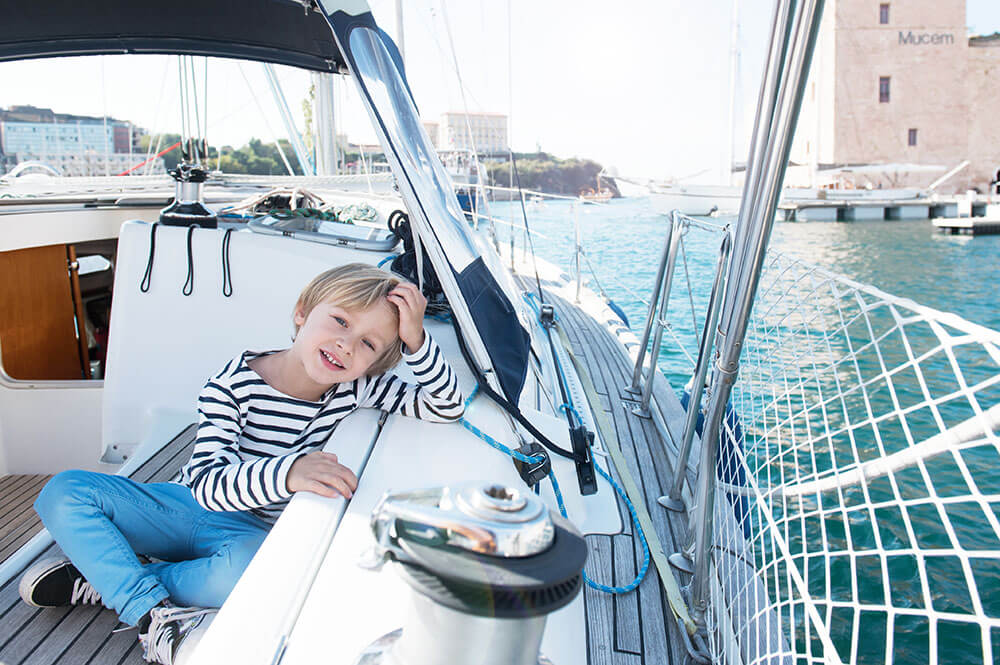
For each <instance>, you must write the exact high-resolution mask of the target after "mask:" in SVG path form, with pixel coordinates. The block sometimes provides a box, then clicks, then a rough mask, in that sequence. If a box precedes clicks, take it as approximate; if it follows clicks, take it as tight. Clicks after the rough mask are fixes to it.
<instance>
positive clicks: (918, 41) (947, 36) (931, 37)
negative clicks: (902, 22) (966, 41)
mask: <svg viewBox="0 0 1000 665" xmlns="http://www.w3.org/2000/svg"><path fill="white" fill-rule="evenodd" d="M899 43H900V45H904V46H937V45H942V44H954V43H955V35H953V34H951V33H950V32H922V33H914V32H913V31H912V30H910V31H908V32H903V31H902V30H900V31H899Z"/></svg>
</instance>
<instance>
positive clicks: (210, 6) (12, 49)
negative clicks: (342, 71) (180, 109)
mask: <svg viewBox="0 0 1000 665" xmlns="http://www.w3.org/2000/svg"><path fill="white" fill-rule="evenodd" d="M116 53H159V54H176V55H202V56H214V57H220V58H239V59H243V60H258V61H261V62H271V63H275V64H279V65H289V66H291V67H300V68H303V69H310V70H313V71H320V72H337V71H338V70H339V68H340V66H341V65H342V64H343V57H342V56H341V54H340V51H339V50H338V49H337V43H336V40H335V39H334V38H333V35H332V34H331V32H330V26H329V24H328V23H327V20H326V17H325V16H324V14H323V13H322V12H321V11H318V10H316V9H306V7H305V6H304V5H303V4H302V3H301V2H296V1H295V0H171V1H170V2H141V1H140V2H136V1H135V0H132V1H130V2H122V0H87V1H86V2H80V0H45V1H44V2H25V1H24V0H19V1H18V2H0V61H4V60H20V59H25V58H44V57H57V56H78V55H100V54H116Z"/></svg>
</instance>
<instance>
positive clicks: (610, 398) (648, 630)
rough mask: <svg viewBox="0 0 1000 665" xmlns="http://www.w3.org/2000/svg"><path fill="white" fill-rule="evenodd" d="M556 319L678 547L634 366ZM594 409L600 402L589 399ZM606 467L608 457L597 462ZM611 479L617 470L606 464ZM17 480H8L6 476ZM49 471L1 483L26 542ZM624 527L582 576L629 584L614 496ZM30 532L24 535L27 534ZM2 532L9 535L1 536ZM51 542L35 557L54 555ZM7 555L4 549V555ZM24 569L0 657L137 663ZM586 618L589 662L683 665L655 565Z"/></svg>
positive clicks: (569, 319) (172, 460) (605, 539)
mask: <svg viewBox="0 0 1000 665" xmlns="http://www.w3.org/2000/svg"><path fill="white" fill-rule="evenodd" d="M546 300H547V301H549V302H551V303H553V304H554V305H555V306H556V308H557V312H558V314H559V317H560V323H561V325H562V326H563V330H564V331H565V332H566V334H567V337H568V338H569V340H570V342H571V344H572V346H573V352H574V354H575V355H576V357H577V358H578V359H579V360H580V361H581V363H582V364H583V366H584V367H585V368H586V370H587V372H588V373H589V374H590V377H591V380H592V381H593V384H594V387H595V388H596V391H597V393H598V395H599V397H600V399H601V402H602V404H601V406H602V407H603V409H604V411H605V413H606V415H607V417H608V421H609V422H610V423H613V426H614V428H615V430H616V432H617V434H618V443H619V445H620V447H621V449H622V452H623V453H624V456H625V459H626V461H627V463H628V465H629V471H630V473H631V474H632V476H633V478H634V479H635V480H636V483H637V485H638V486H639V488H640V489H641V490H642V492H643V498H644V500H645V502H646V505H647V506H648V507H649V509H650V514H651V517H652V519H653V523H654V526H655V527H656V531H657V535H658V536H659V539H660V541H661V543H662V545H663V549H664V551H665V552H666V553H667V554H669V553H671V552H673V551H676V550H677V549H678V543H680V542H681V541H682V539H683V534H684V530H685V528H686V524H685V522H686V517H685V516H682V515H677V514H675V513H670V512H668V511H665V510H663V509H662V508H660V507H659V506H658V505H657V503H656V498H657V497H659V496H661V495H662V494H664V493H665V488H666V487H667V483H668V482H669V478H670V468H671V467H670V464H669V462H668V460H667V454H666V449H665V447H664V445H663V442H662V441H661V439H660V435H659V433H658V431H657V430H656V428H655V426H654V425H653V423H652V422H651V421H649V420H646V419H643V418H639V417H638V416H636V415H634V414H633V413H632V408H633V406H634V405H635V400H634V398H633V397H632V396H631V395H629V394H627V393H625V392H624V390H623V388H624V386H625V385H626V384H627V383H628V381H629V378H630V376H631V367H630V366H629V364H628V361H627V359H626V357H625V356H624V354H623V353H622V352H621V347H620V345H619V343H618V342H617V341H616V340H615V339H613V338H612V337H611V335H610V333H609V332H608V331H607V330H606V329H605V328H604V327H603V326H601V325H600V324H599V323H598V322H597V321H595V320H593V319H592V318H591V317H589V316H588V315H586V314H585V313H583V312H582V311H580V310H579V309H578V308H576V307H574V306H573V305H571V304H570V303H568V302H566V301H564V300H562V299H560V298H558V297H557V296H555V295H552V294H548V295H547V296H546ZM592 406H593V407H594V408H596V406H597V405H592ZM193 437H194V427H193V426H192V427H189V428H188V429H187V430H185V431H184V432H183V433H182V434H180V435H178V436H177V437H176V438H175V439H174V440H173V441H171V442H170V444H169V445H167V446H166V447H165V448H164V449H163V450H162V451H160V452H159V453H158V454H157V455H155V456H154V457H153V458H151V459H150V460H149V461H148V462H146V463H145V464H144V465H143V466H142V467H140V468H139V469H138V470H137V471H136V472H135V473H134V474H133V475H132V477H133V478H135V479H137V480H140V481H143V482H157V481H163V480H167V479H169V478H171V477H172V476H174V474H175V473H176V472H177V470H178V469H179V468H180V466H181V465H182V464H183V462H184V461H185V460H186V459H187V457H188V455H189V454H190V449H191V446H192V445H193V440H194V439H193ZM599 461H600V462H601V463H602V464H603V465H605V467H607V466H608V462H607V461H605V460H603V459H602V460H599ZM609 470H610V471H611V473H612V474H613V475H614V476H616V479H617V475H618V474H617V473H616V472H615V471H614V469H613V468H611V469H609ZM12 478H13V479H12ZM45 480H47V477H46V476H30V477H29V476H21V477H7V478H4V479H3V481H2V482H3V483H4V484H3V486H2V487H3V488H15V489H16V488H21V490H23V491H22V492H20V493H18V492H16V491H15V492H13V493H11V494H10V498H9V499H8V498H7V497H8V494H7V492H6V491H5V492H4V493H3V496H4V497H5V498H4V506H3V507H4V509H5V511H6V510H7V508H8V504H9V506H10V509H11V510H14V509H17V511H18V513H17V516H14V515H13V514H10V513H8V512H4V516H3V517H2V518H0V519H2V520H3V521H4V522H7V521H11V522H13V521H15V520H16V521H18V523H19V524H22V523H27V522H28V521H30V520H31V519H34V520H36V522H35V523H34V526H33V527H32V530H30V532H27V531H21V532H19V533H21V534H22V535H21V537H20V539H19V540H20V541H21V542H26V541H27V540H28V539H30V537H31V535H33V534H34V533H35V532H37V530H38V529H39V528H40V525H38V524H37V518H36V517H34V511H33V510H32V509H31V504H32V502H33V501H34V497H35V496H37V493H38V492H39V491H40V490H41V487H42V486H43V485H44V482H45ZM618 509H619V512H620V514H621V518H622V524H623V532H622V533H620V534H616V535H610V536H607V535H591V536H587V542H588V544H589V546H590V557H589V559H588V562H587V568H586V571H587V575H588V576H589V577H590V578H591V579H592V580H594V581H595V582H599V583H603V584H607V585H624V584H628V583H629V582H630V581H631V580H632V579H633V578H634V576H635V573H636V570H637V568H638V566H639V565H640V564H641V561H642V549H641V546H640V544H639V540H638V538H636V537H635V535H634V531H633V526H632V522H631V520H630V517H629V514H628V511H627V509H626V507H625V506H624V505H623V504H622V502H620V501H619V506H618ZM25 534H27V537H24V535H25ZM4 537H6V536H4ZM58 554H59V550H58V548H57V547H56V546H55V545H53V546H51V547H49V548H48V549H47V550H46V551H45V552H43V553H42V554H41V555H40V557H48V556H54V555H58ZM8 555H9V554H7V555H5V556H8ZM19 578H20V575H16V576H15V577H14V578H13V579H12V580H11V581H9V582H7V583H6V584H5V585H4V586H3V587H0V626H2V630H0V662H2V663H5V664H6V665H16V664H21V663H24V664H25V665H27V664H33V663H39V664H48V663H59V664H69V663H74V664H75V663H80V664H85V663H102V664H103V663H119V664H122V663H136V664H138V663H141V662H143V661H142V657H141V652H140V650H139V648H138V642H137V640H136V635H135V632H134V631H124V632H121V633H112V631H113V630H114V629H115V628H116V627H118V626H119V624H118V620H117V617H116V616H115V614H114V612H112V611H110V610H107V609H103V608H95V607H79V608H58V609H37V608H33V607H30V606H28V605H26V604H24V603H22V602H21V600H20V598H19V596H18V592H17V583H18V580H19ZM584 605H585V611H586V616H587V627H588V635H587V653H588V663H590V665H605V664H607V665H619V664H627V665H647V664H648V665H653V664H657V665H659V664H662V663H682V662H684V661H685V658H686V651H685V649H684V646H683V643H682V641H681V636H680V634H679V631H678V628H677V625H676V622H675V621H674V619H673V615H672V613H671V611H670V608H669V606H668V604H667V601H666V597H665V594H664V592H663V589H662V586H661V584H660V581H659V579H658V576H657V572H656V569H655V567H653V566H652V565H651V566H650V568H649V571H648V573H647V574H646V577H645V579H644V580H643V582H642V583H641V584H640V585H639V587H638V589H637V590H636V591H634V592H632V593H628V594H623V595H617V596H615V595H610V594H607V593H603V592H599V591H596V590H594V589H591V588H590V587H587V588H585V590H584Z"/></svg>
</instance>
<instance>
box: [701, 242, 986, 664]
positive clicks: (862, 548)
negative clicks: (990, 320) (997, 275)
mask: <svg viewBox="0 0 1000 665" xmlns="http://www.w3.org/2000/svg"><path fill="white" fill-rule="evenodd" d="M731 404H732V407H733V409H734V411H735V413H736V416H737V417H736V418H727V419H726V423H725V427H724V430H725V431H724V432H723V436H722V437H720V438H721V440H720V450H719V467H718V469H717V478H718V483H719V485H718V487H719V490H718V492H717V497H718V498H717V500H716V502H715V512H714V517H715V519H714V544H713V561H714V567H713V571H712V579H711V587H710V588H711V603H710V611H709V616H708V619H707V622H708V632H709V637H710V642H711V645H712V649H713V651H714V653H713V656H714V657H715V660H716V661H717V662H723V661H726V662H731V663H743V664H746V665H753V664H755V663H779V662H780V663H803V664H805V663H820V662H822V663H889V662H892V663H897V664H903V663H921V664H923V663H996V662H1000V517H998V515H1000V438H998V436H997V433H996V430H997V429H998V422H1000V333H998V332H996V331H992V330H989V329H986V328H983V327H981V326H978V325H975V324H972V323H970V322H967V321H965V320H963V319H961V318H960V317H958V316H955V315H952V314H946V313H943V312H939V311H936V310H932V309H929V308H926V307H923V306H920V305H918V304H917V303H915V302H913V301H910V300H906V299H903V298H897V297H894V296H892V295H889V294H887V293H884V292H882V291H879V290H878V289H875V288H872V287H870V286H866V285H863V284H859V283H857V282H855V281H852V280H850V279H847V278H845V277H842V276H839V275H836V274H834V273H832V272H829V271H827V270H824V269H821V268H818V267H815V266H811V265H808V264H806V263H803V262H801V261H798V260H796V259H793V258H791V257H788V256H785V255H783V254H780V253H777V252H772V253H770V254H769V255H768V259H767V261H766V265H765V269H764V271H763V274H762V278H761V282H760V286H759V289H758V297H757V300H756V303H755V305H754V309H753V313H752V317H751V321H750V325H749V328H748V332H747V339H746V345H745V351H744V353H743V357H742V359H741V365H740V373H739V378H738V381H737V384H736V386H735V388H734V390H733V393H732V401H731Z"/></svg>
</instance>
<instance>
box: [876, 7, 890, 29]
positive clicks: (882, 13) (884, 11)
mask: <svg viewBox="0 0 1000 665" xmlns="http://www.w3.org/2000/svg"><path fill="white" fill-rule="evenodd" d="M878 22H879V23H881V24H882V25H889V3H888V2H883V3H882V4H881V5H879V6H878Z"/></svg>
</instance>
